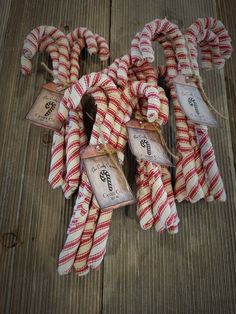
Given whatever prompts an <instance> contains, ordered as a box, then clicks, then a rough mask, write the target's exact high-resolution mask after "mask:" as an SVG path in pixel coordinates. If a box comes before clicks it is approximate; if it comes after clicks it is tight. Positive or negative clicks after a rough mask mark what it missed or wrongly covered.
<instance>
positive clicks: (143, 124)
mask: <svg viewBox="0 0 236 314" xmlns="http://www.w3.org/2000/svg"><path fill="white" fill-rule="evenodd" d="M135 118H136V119H138V120H139V121H140V125H141V128H142V129H145V126H146V123H148V124H150V122H148V120H147V118H145V117H144V116H143V115H141V114H140V113H139V112H137V113H136V114H135ZM151 124H152V125H153V126H154V128H155V130H156V132H157V133H158V135H159V138H160V141H161V144H162V146H163V147H164V148H165V149H166V151H167V152H168V154H169V155H171V156H172V157H173V158H174V159H175V160H178V157H177V156H176V155H175V154H174V153H172V151H171V150H170V148H169V147H168V145H167V143H166V140H165V138H164V136H163V134H162V130H161V127H160V126H159V125H158V124H157V123H156V122H152V123H151Z"/></svg>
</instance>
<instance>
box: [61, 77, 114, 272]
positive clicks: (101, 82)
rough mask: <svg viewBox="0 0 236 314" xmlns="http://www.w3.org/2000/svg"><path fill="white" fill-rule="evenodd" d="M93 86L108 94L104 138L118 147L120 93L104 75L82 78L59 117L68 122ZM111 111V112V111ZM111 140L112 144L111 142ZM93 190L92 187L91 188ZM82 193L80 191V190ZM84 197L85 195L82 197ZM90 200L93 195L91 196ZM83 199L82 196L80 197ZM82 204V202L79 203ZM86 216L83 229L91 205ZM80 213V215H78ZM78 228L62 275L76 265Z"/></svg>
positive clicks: (70, 240)
mask: <svg viewBox="0 0 236 314" xmlns="http://www.w3.org/2000/svg"><path fill="white" fill-rule="evenodd" d="M93 86H99V87H100V88H101V89H103V91H104V92H105V93H106V94H107V97H108V100H109V103H108V110H107V111H106V114H105V118H104V120H103V123H102V125H101V126H104V127H103V130H102V127H101V131H102V132H104V138H105V135H106V139H105V140H106V142H107V143H108V144H109V145H111V147H114V148H115V147H116V144H117V139H116V142H114V138H112V135H111V126H113V123H114V121H115V115H116V114H117V111H118V106H119V97H120V95H119V92H118V90H117V88H116V87H115V85H114V83H113V82H112V81H111V80H110V79H109V78H108V77H107V76H106V75H104V74H100V73H91V74H90V75H85V76H84V77H82V78H81V79H80V80H79V81H78V82H77V83H76V84H74V85H73V86H72V88H71V89H70V90H69V94H68V95H67V102H66V106H67V107H66V108H65V103H63V102H62V103H61V106H60V109H59V116H60V117H61V118H62V119H64V120H66V119H67V118H68V109H74V110H76V109H77V108H78V106H79V104H80V101H81V98H82V96H83V95H84V94H85V93H86V92H87V90H88V89H89V88H91V87H93ZM109 109H110V110H109ZM110 138H112V139H111V142H110ZM82 178H83V177H82ZM84 185H85V187H86V186H90V184H89V182H88V179H87V178H86V179H85V183H84ZM90 189H91V187H90ZM79 191H80V190H79ZM82 196H83V195H82ZM89 196H90V199H91V195H90V194H89ZM80 198H81V196H80ZM78 204H80V202H79V203H78ZM77 208H78V205H76V213H75V214H74V218H73V220H74V219H76V218H77V216H78V219H81V217H80V216H81V215H80V210H77ZM84 211H85V214H84V215H83V216H82V218H83V220H82V227H83V228H84V227H85V222H86V218H87V215H88V212H89V205H88V207H86V210H84ZM77 213H78V214H77ZM76 226H77V227H78V228H79V229H78V230H77V227H73V224H72V227H71V226H70V230H69V234H68V237H67V240H66V243H65V246H64V248H63V250H62V252H61V254H60V257H59V268H58V271H59V273H60V274H64V273H68V272H69V271H70V270H71V268H72V265H73V263H74V260H75V257H76V253H77V250H78V247H79V244H80V240H81V235H82V231H83V230H82V229H81V228H80V226H81V225H80V224H76Z"/></svg>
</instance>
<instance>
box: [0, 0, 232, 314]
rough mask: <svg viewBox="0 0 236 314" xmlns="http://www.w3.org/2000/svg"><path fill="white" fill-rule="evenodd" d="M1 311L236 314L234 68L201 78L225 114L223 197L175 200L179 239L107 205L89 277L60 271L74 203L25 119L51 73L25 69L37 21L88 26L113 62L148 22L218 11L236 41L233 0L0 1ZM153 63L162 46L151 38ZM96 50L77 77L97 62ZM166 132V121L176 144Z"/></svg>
mask: <svg viewBox="0 0 236 314" xmlns="http://www.w3.org/2000/svg"><path fill="white" fill-rule="evenodd" d="M0 9H1V11H0V14H1V19H0V29H1V33H0V47H1V49H0V69H1V76H0V92H1V115H0V123H1V128H0V142H1V147H2V150H1V153H0V174H1V176H0V191H1V193H0V204H1V210H0V239H1V243H2V244H0V313H3V314H21V313H22V314H32V313H33V314H37V313H40V314H41V313H43V314H54V313H57V314H62V313H63V314H64V313H80V314H85V313H86V314H87V313H88V314H95V313H104V314H111V313H112V314H116V313H120V314H121V313H122V314H126V313H127V314H132V313H135V314H136V313H137V314H138V313H142V314H143V313H148V314H152V313H153V314H154V313H155V314H156V313H181V314H182V313H198V314H199V313H204V314H205V313H230V314H231V313H235V312H236V306H235V295H236V287H235V282H236V267H235V265H236V254H235V241H236V234H235V224H236V214H235V208H236V206H235V205H236V204H235V192H236V190H235V171H234V154H233V151H234V153H235V146H234V147H233V149H232V143H233V144H234V143H235V140H236V136H235V135H236V134H235V128H234V121H235V119H236V118H235V117H236V115H235V109H234V105H235V88H234V87H235V86H234V85H235V70H236V69H235V66H236V55H235V54H234V55H233V57H232V58H231V60H229V61H228V63H227V65H226V68H225V72H224V70H221V71H218V72H217V71H212V72H207V73H204V75H203V78H204V80H205V82H206V89H207V92H208V95H209V97H210V99H211V100H212V102H213V103H214V105H215V106H216V108H217V109H218V110H220V111H221V112H223V113H224V114H226V115H227V116H228V117H229V121H230V123H229V122H226V121H220V123H221V126H222V127H221V129H220V130H210V135H211V138H212V141H213V144H214V147H215V152H216V156H217V160H218V163H219V167H220V169H221V170H222V176H223V179H224V181H225V184H226V190H227V194H228V200H227V202H226V203H222V204H217V203H214V204H206V203H205V202H199V203H197V204H195V205H190V204H187V203H183V204H178V210H179V214H180V218H181V226H180V232H179V234H178V235H176V236H170V235H168V234H163V235H158V234H156V233H155V231H154V230H150V231H142V230H141V229H140V227H139V225H138V223H137V221H136V215H135V206H132V207H129V208H124V209H117V210H115V211H114V215H113V222H112V228H111V232H110V237H109V241H108V248H107V254H106V256H105V261H104V265H103V266H102V267H101V269H100V271H99V272H95V271H93V272H91V273H90V274H89V275H88V276H86V277H84V278H79V277H77V276H75V275H69V276H65V277H60V276H59V275H58V274H57V272H56V267H57V257H58V254H59V252H60V249H61V248H62V245H63V242H64V240H65V236H66V229H67V225H68V222H69V219H70V216H71V212H72V208H73V203H74V199H72V200H70V201H65V200H64V198H63V195H62V192H61V191H60V190H52V189H51V188H50V187H49V184H48V182H47V175H48V169H49V162H50V148H51V139H52V133H51V132H50V131H47V130H45V129H41V128H38V127H36V126H32V125H30V124H29V123H28V122H26V121H25V120H24V117H25V115H26V113H27V111H28V110H29V108H30V105H31V103H32V101H33V99H34V97H35V95H37V93H38V90H39V87H40V86H41V84H42V83H45V82H46V81H48V80H49V78H48V77H47V75H45V72H44V70H43V69H42V68H41V66H40V62H41V61H42V60H43V61H45V62H47V57H46V56H39V57H36V58H35V59H34V62H33V74H32V75H31V76H29V77H23V76H22V75H21V74H20V61H19V60H20V54H21V50H22V44H23V40H24V37H25V35H26V34H27V33H28V32H29V31H30V30H31V29H32V28H34V27H35V26H37V25H41V24H48V25H50V24H51V25H55V26H59V27H60V28H61V29H62V30H63V29H67V30H71V29H73V28H75V27H76V26H78V25H79V26H87V27H88V28H90V29H91V30H92V31H94V32H97V33H99V34H101V35H103V36H105V37H106V38H107V39H108V40H109V41H110V46H111V52H112V58H111V59H112V60H113V59H114V58H115V57H118V56H122V55H123V54H125V53H127V52H128V51H129V48H130V41H131V39H132V37H133V35H134V34H135V33H136V32H137V31H139V30H141V29H142V27H143V26H144V24H145V23H146V22H149V21H151V20H153V19H154V18H156V17H160V18H163V17H165V16H167V17H168V18H169V19H171V20H172V21H174V22H176V23H178V25H179V26H180V27H181V28H182V29H185V28H186V27H187V26H189V25H190V24H191V23H192V22H194V21H195V20H196V19H197V18H198V17H201V16H208V15H210V16H220V17H221V18H222V20H223V22H224V23H225V24H226V26H227V27H228V29H229V33H230V34H231V36H232V38H233V40H234V41H235V40H236V38H235V37H236V35H235V31H234V28H235V22H234V10H235V3H234V1H233V0H230V1H227V5H226V4H225V2H223V0H217V2H215V1H213V0H208V1H207V2H206V1H203V0H199V1H193V0H190V1H187V0H178V1H171V0H165V1H164V0H158V1H151V0H146V1H144V0H132V1H131V0H120V1H117V0H97V1H96V0H88V1H82V0H79V1H78V0H57V1H55V0H47V1H46V0H41V1H36V0H31V1H30V0H21V1H17V0H11V1H6V0H0ZM155 50H156V59H157V60H158V63H160V62H162V60H163V58H162V53H161V51H160V52H159V50H158V46H157V45H155ZM102 66H103V65H101V64H100V63H99V62H98V59H97V58H96V57H92V58H88V59H86V58H85V59H84V60H83V61H82V71H81V74H82V73H86V72H91V71H97V70H99V69H101V68H102ZM172 131H173V127H172V126H169V127H168V128H166V132H165V133H166V136H167V137H168V140H169V144H170V145H171V144H172V145H173V144H174V132H172ZM127 156H128V157H127V158H126V169H125V170H126V174H127V176H128V180H129V181H130V182H131V183H132V186H133V187H134V171H135V160H134V158H133V157H131V153H130V152H128V155H127Z"/></svg>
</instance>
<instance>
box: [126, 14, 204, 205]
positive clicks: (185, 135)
mask: <svg viewBox="0 0 236 314" xmlns="http://www.w3.org/2000/svg"><path fill="white" fill-rule="evenodd" d="M163 38H164V40H165V41H163ZM151 40H159V41H160V42H162V43H163V45H165V47H164V53H165V57H166V66H167V69H168V76H169V78H171V79H173V77H174V76H176V75H177V74H178V70H180V71H181V73H182V74H191V73H192V72H191V67H190V62H189V59H188V53H187V49H186V47H185V39H184V37H183V35H182V33H181V32H180V31H179V29H178V27H177V26H176V25H175V24H173V23H171V22H169V21H167V20H166V19H164V20H155V21H153V22H151V23H148V24H147V25H146V26H145V28H144V30H143V31H142V32H141V35H140V40H139V47H140V54H141V55H142V58H147V59H148V60H149V61H153V60H154V53H153V49H152V47H151ZM164 42H165V43H166V44H164ZM172 47H174V49H175V50H174V49H173V48H172ZM131 55H132V47H131ZM176 59H177V60H178V63H177V61H176ZM169 83H170V84H171V85H173V84H172V81H171V80H169ZM171 96H172V99H173V100H174V110H175V117H176V143H177V149H178V151H179V152H180V154H181V157H180V159H181V161H179V162H177V168H178V167H181V171H180V169H177V173H178V177H177V178H178V179H179V180H180V181H179V182H180V183H181V184H180V186H181V188H182V187H183V186H185V187H186V193H185V191H182V190H181V193H179V190H178V185H179V182H176V186H177V199H178V201H181V200H183V199H185V198H186V199H187V200H190V201H191V202H196V201H198V200H199V199H201V198H203V197H204V192H203V190H202V187H201V185H200V182H199V177H198V173H197V169H196V164H195V157H196V152H195V151H194V149H193V147H192V146H191V139H190V136H189V129H188V124H187V120H186V117H185V115H184V114H183V113H182V111H181V108H180V106H179V103H178V100H177V96H176V91H175V88H174V87H173V86H172V87H171Z"/></svg>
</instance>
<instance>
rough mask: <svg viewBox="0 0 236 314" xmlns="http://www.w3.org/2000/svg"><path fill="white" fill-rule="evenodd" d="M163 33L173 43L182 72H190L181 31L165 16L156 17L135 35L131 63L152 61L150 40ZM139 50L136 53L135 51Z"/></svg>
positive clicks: (152, 52)
mask: <svg viewBox="0 0 236 314" xmlns="http://www.w3.org/2000/svg"><path fill="white" fill-rule="evenodd" d="M160 35H164V36H165V37H166V38H168V39H169V40H170V41H172V42H174V43H175V51H176V56H177V58H178V60H179V67H180V68H181V72H182V74H190V70H189V69H190V64H189V60H188V57H187V50H186V47H185V41H184V37H183V35H182V33H181V32H180V30H179V28H178V26H177V25H175V24H174V23H171V22H170V21H168V20H167V19H166V18H165V19H163V20H161V19H156V20H154V21H153V22H150V23H148V24H146V25H145V27H144V28H143V30H142V32H141V33H140V34H139V35H138V36H137V39H136V41H135V42H134V43H133V42H132V43H131V56H132V61H133V63H139V62H141V61H142V60H147V61H148V62H153V61H154V51H153V49H152V44H151V41H152V40H155V39H156V38H157V37H158V36H160ZM138 50H139V52H138V53H137V51H138Z"/></svg>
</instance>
